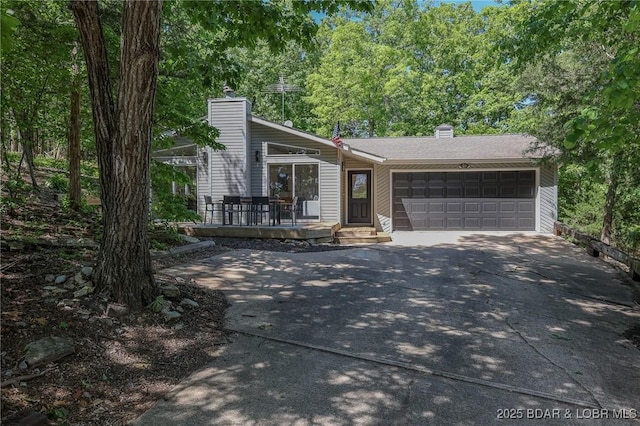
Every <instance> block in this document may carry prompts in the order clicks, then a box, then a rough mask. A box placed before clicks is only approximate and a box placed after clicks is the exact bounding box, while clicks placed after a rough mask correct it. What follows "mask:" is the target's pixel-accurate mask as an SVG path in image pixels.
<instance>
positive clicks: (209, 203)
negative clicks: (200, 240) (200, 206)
mask: <svg viewBox="0 0 640 426" xmlns="http://www.w3.org/2000/svg"><path fill="white" fill-rule="evenodd" d="M214 211H215V204H213V200H212V199H211V196H210V195H205V196H204V221H203V223H207V213H209V212H211V219H210V222H209V223H213V212H214Z"/></svg>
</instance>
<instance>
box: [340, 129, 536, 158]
mask: <svg viewBox="0 0 640 426" xmlns="http://www.w3.org/2000/svg"><path fill="white" fill-rule="evenodd" d="M343 141H344V145H345V149H346V150H347V151H350V152H352V153H353V154H355V155H361V154H365V155H367V154H368V155H370V156H375V157H379V158H381V159H382V161H381V162H450V161H451V162H454V161H475V162H477V161H480V162H482V161H522V160H529V159H533V158H542V157H544V156H545V155H544V152H542V151H541V150H536V151H535V152H529V151H530V150H531V148H532V147H533V146H534V142H536V141H537V139H536V138H534V137H532V136H526V135H478V136H456V137H453V138H436V137H434V136H430V137H393V138H366V139H343Z"/></svg>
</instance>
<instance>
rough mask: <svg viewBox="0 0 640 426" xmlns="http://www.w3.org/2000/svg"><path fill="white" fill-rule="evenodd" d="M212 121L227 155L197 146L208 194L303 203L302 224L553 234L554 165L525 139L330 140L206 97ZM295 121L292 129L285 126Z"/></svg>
mask: <svg viewBox="0 0 640 426" xmlns="http://www.w3.org/2000/svg"><path fill="white" fill-rule="evenodd" d="M208 121H209V123H210V124H211V125H212V126H215V127H216V128H218V129H219V130H220V136H219V139H218V141H219V142H221V143H222V144H224V145H225V146H226V150H225V151H213V150H211V149H209V148H204V149H203V148H200V149H199V152H198V155H197V156H196V161H197V163H198V167H197V194H198V198H197V200H198V211H199V213H200V214H201V215H202V216H204V209H205V206H204V195H211V196H212V198H213V199H214V200H220V199H222V197H223V196H224V195H241V196H252V195H253V196H256V195H269V196H275V195H278V196H279V197H281V198H289V199H290V198H292V197H293V196H294V195H296V196H298V202H299V207H300V214H299V216H298V218H299V221H300V222H303V223H304V222H320V221H322V222H328V223H339V224H340V225H342V226H349V225H358V226H366V225H370V226H375V227H376V228H377V229H378V230H379V231H385V232H393V231H418V230H420V231H421V230H505V231H538V232H544V233H550V232H552V231H553V223H554V221H555V220H556V216H557V168H556V167H555V166H553V165H545V164H543V163H541V162H539V161H538V160H539V159H540V158H541V157H542V156H543V155H542V153H540V152H535V153H533V154H526V153H525V152H526V151H527V150H528V149H529V148H530V145H531V143H532V142H533V141H535V139H534V138H532V137H529V136H523V135H489V136H455V135H454V132H453V127H452V126H448V125H443V126H439V127H438V128H437V129H435V134H434V136H431V137H399V138H369V139H344V140H343V144H342V145H341V146H338V145H336V144H335V143H334V142H333V141H332V140H331V139H327V138H322V137H319V136H317V135H314V134H311V133H307V132H304V131H301V130H298V129H295V128H294V127H292V126H286V125H281V124H277V123H274V122H271V121H267V120H264V119H262V118H259V117H256V116H253V115H252V114H251V104H250V103H249V101H248V100H247V99H245V98H239V97H233V96H227V97H226V98H220V99H209V101H208ZM287 124H289V123H287Z"/></svg>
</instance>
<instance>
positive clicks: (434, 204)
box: [429, 201, 445, 213]
mask: <svg viewBox="0 0 640 426" xmlns="http://www.w3.org/2000/svg"><path fill="white" fill-rule="evenodd" d="M444 212H445V203H444V202H442V201H429V213H444Z"/></svg>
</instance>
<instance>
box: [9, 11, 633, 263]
mask: <svg viewBox="0 0 640 426" xmlns="http://www.w3.org/2000/svg"><path fill="white" fill-rule="evenodd" d="M191 3H193V2H191ZM227 3H228V4H233V2H227ZM275 3H278V2H275ZM283 3H286V2H283ZM100 4H101V13H102V27H103V31H104V34H105V42H106V46H107V54H108V55H109V59H110V61H111V62H112V63H114V64H116V65H117V63H118V60H119V57H118V50H119V47H120V34H121V30H122V28H121V25H122V10H121V4H120V2H117V1H102V2H100ZM294 4H295V2H294ZM334 6H335V7H334V9H335V10H333V12H335V13H331V14H323V15H315V21H313V18H312V17H311V15H307V16H306V17H304V19H307V20H308V21H309V22H308V26H307V27H304V25H303V26H300V25H298V26H297V27H296V28H309V29H310V32H309V37H303V35H302V34H298V37H292V36H291V34H285V33H286V32H287V31H290V30H291V28H294V27H293V26H292V27H291V28H287V27H286V25H283V26H275V27H273V28H267V29H260V32H261V34H263V35H264V37H262V38H261V39H257V38H256V39H251V40H249V41H248V42H247V43H237V38H241V37H244V36H243V35H242V34H244V33H243V31H244V32H245V33H246V31H247V30H248V28H246V27H242V25H238V32H237V33H234V31H233V30H230V29H229V28H230V27H224V28H223V29H218V30H214V31H212V30H211V27H208V26H207V25H205V24H204V23H203V22H202V21H198V20H197V19H196V20H194V19H193V15H194V14H193V6H192V5H191V4H190V2H188V1H177V0H176V1H166V2H164V5H163V17H162V19H163V21H162V31H161V37H160V42H161V57H160V63H159V76H158V89H157V93H156V99H155V114H154V117H153V121H154V125H153V134H154V148H160V147H167V146H169V145H170V144H171V143H172V139H171V138H170V137H168V135H169V134H171V132H174V131H177V132H179V133H180V134H181V135H184V136H185V137H189V138H191V139H192V140H194V141H195V142H196V143H197V144H199V145H211V146H214V147H219V148H222V147H220V146H218V145H217V143H216V142H215V136H216V131H215V129H211V128H209V127H207V126H206V125H205V124H204V123H203V122H202V121H201V117H203V116H204V115H205V114H206V99H207V98H209V97H220V96H221V93H222V87H223V86H224V85H229V86H231V87H233V88H235V90H236V93H237V94H238V95H239V96H244V97H247V98H248V99H249V100H250V101H251V103H252V111H253V113H254V114H256V115H258V116H262V117H264V118H266V119H268V120H272V121H275V122H282V121H284V120H291V121H292V122H293V123H294V126H295V127H296V128H299V129H302V130H305V131H309V132H313V133H317V134H319V135H321V136H326V137H330V136H331V132H332V129H333V127H334V125H335V123H336V122H337V121H340V124H341V129H342V137H343V138H348V137H352V136H353V137H376V136H377V137H380V136H421V135H431V134H433V131H434V128H435V127H436V126H438V125H440V124H443V123H449V124H452V125H453V126H454V127H455V132H456V134H457V135H463V134H496V133H527V134H532V135H534V136H536V137H537V138H538V139H539V140H541V141H544V142H546V143H549V144H551V145H553V146H555V147H557V148H558V149H559V152H560V155H559V156H558V157H557V158H555V159H551V160H550V161H556V162H558V164H559V165H560V169H559V170H560V172H559V220H560V221H562V222H565V223H567V224H569V225H572V226H575V227H577V228H579V229H581V230H582V231H584V232H587V233H590V234H592V235H594V236H596V237H598V238H601V239H602V240H604V241H605V242H610V243H611V244H613V245H615V246H618V247H620V248H622V249H624V250H627V251H630V252H635V253H637V252H638V250H639V248H640V208H638V206H639V205H640V167H639V165H640V138H639V135H640V53H639V51H638V47H637V46H639V45H640V40H639V38H640V37H639V36H640V6H639V4H638V2H635V1H616V2H610V1H577V0H576V1H565V2H555V1H548V2H547V1H541V2H529V1H511V2H502V3H492V4H488V5H486V6H485V7H483V8H482V9H481V10H476V9H474V7H473V5H472V4H471V3H446V2H442V3H431V2H428V1H420V2H418V1H411V0H407V1H397V0H396V1H392V0H381V1H378V2H375V4H374V5H373V7H372V8H369V9H368V10H366V9H367V8H364V9H365V11H357V10H354V9H358V8H350V7H349V5H348V4H342V3H341V2H334ZM216 7H220V6H219V5H218V6H216ZM360 9H362V8H360ZM1 12H2V45H1V47H2V91H1V96H2V97H1V105H2V111H1V119H2V125H1V138H2V161H3V169H4V171H3V174H4V175H5V177H7V180H6V181H4V182H3V185H4V186H5V188H4V189H5V191H7V194H8V195H7V196H4V197H3V199H2V204H1V207H2V213H3V214H5V213H6V212H8V211H10V210H11V208H12V206H14V205H15V204H16V203H20V202H21V199H20V198H19V196H18V194H19V188H24V186H25V185H31V186H32V187H34V188H35V187H36V180H35V178H32V179H31V181H30V182H28V183H25V182H23V181H22V178H21V173H19V169H20V167H22V166H23V165H24V166H25V167H26V168H27V169H28V170H30V171H31V173H32V177H33V172H34V169H35V168H36V164H38V159H40V160H42V159H47V160H48V163H46V164H57V165H58V166H60V168H64V169H67V168H68V169H69V170H71V174H60V175H56V176H54V178H53V179H51V181H50V182H48V183H49V185H52V186H55V187H59V188H60V189H63V190H65V191H69V201H68V202H67V207H68V208H72V209H81V208H83V203H84V201H83V198H82V197H86V194H89V195H91V194H93V195H96V196H98V195H99V185H98V184H97V180H96V173H97V172H96V171H95V168H92V167H90V165H91V164H95V159H96V157H97V152H96V144H95V138H94V133H93V127H92V126H93V124H92V113H91V104H90V100H91V99H90V94H89V87H88V84H87V78H86V64H85V62H84V61H83V59H82V58H83V56H82V49H81V43H80V36H79V32H78V30H77V28H76V26H75V24H74V19H73V14H72V12H71V10H70V8H69V7H68V4H67V3H66V2H62V1H46V2H26V1H12V0H7V1H3V3H2V11H1ZM227 12H228V11H227ZM219 16H222V15H219ZM319 16H320V17H319ZM236 18H237V17H236ZM292 19H301V17H300V14H298V15H295V16H292ZM312 21H313V22H312ZM255 22H259V19H258V20H257V21H255ZM255 22H254V23H255ZM315 24H318V25H317V27H318V28H317V32H315V31H314V32H311V29H312V28H313V29H314V30H315V28H314V27H315V26H316V25H315ZM214 28H215V27H214ZM219 28H221V27H219ZM249 30H250V29H249ZM305 35H306V34H305ZM111 72H112V78H113V80H114V81H115V80H117V79H118V67H117V66H112V68H111ZM74 129H75V130H74ZM74 141H75V142H74ZM80 163H81V164H83V165H84V168H82V169H81V168H80V167H79V164H80ZM74 164H75V166H74ZM73 170H77V176H76V177H75V178H74V175H73ZM90 175H93V176H90ZM151 177H152V187H153V194H154V196H155V199H154V211H153V215H154V216H155V217H160V218H163V219H169V220H184V219H194V213H193V212H190V211H189V210H188V209H186V208H185V205H186V204H185V202H184V199H182V198H180V197H174V196H173V195H172V193H171V182H178V183H188V182H189V180H190V178H189V177H188V176H186V175H184V174H183V173H181V172H180V170H179V169H176V168H173V167H169V166H166V165H163V164H159V163H153V164H152V168H151ZM81 189H83V190H84V192H81ZM83 193H84V194H85V195H81V194H83ZM85 207H86V206H85Z"/></svg>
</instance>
